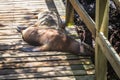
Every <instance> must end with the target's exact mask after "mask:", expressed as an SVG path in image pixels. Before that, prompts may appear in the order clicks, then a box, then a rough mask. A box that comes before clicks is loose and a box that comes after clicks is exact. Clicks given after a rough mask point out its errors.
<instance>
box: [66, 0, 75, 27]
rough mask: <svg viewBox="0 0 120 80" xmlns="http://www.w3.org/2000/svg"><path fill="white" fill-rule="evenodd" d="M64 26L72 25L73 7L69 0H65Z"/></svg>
mask: <svg viewBox="0 0 120 80" xmlns="http://www.w3.org/2000/svg"><path fill="white" fill-rule="evenodd" d="M66 3H67V4H66V26H72V25H74V8H73V7H72V5H71V3H70V2H69V0H66Z"/></svg>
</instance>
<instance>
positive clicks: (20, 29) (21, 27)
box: [16, 26, 27, 33]
mask: <svg viewBox="0 0 120 80" xmlns="http://www.w3.org/2000/svg"><path fill="white" fill-rule="evenodd" d="M26 28H27V27H25V26H17V28H16V29H17V31H18V32H20V33H21V32H22V31H23V30H25V29H26Z"/></svg>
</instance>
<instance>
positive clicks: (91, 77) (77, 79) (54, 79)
mask: <svg viewBox="0 0 120 80" xmlns="http://www.w3.org/2000/svg"><path fill="white" fill-rule="evenodd" d="M88 79H89V80H94V79H95V77H94V75H85V76H68V77H66V76H62V77H49V78H34V79H33V78H32V79H31V78H30V79H18V80H88Z"/></svg>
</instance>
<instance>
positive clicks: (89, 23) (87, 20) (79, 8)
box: [69, 0, 96, 38]
mask: <svg viewBox="0 0 120 80" xmlns="http://www.w3.org/2000/svg"><path fill="white" fill-rule="evenodd" d="M69 1H70V2H71V4H72V6H73V7H74V9H75V10H76V12H77V13H78V15H79V16H80V17H81V19H82V20H83V22H84V23H85V24H86V25H87V27H88V29H89V30H90V31H91V33H92V35H93V37H94V38H95V35H96V27H95V22H94V21H93V20H92V18H91V17H90V16H89V15H88V13H87V12H86V11H85V10H84V8H83V7H82V5H81V4H80V3H79V1H78V0H69Z"/></svg>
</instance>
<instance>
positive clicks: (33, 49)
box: [20, 44, 49, 52]
mask: <svg viewBox="0 0 120 80" xmlns="http://www.w3.org/2000/svg"><path fill="white" fill-rule="evenodd" d="M20 50H21V51H24V52H40V51H48V50H49V46H48V45H47V44H45V45H42V46H37V47H28V48H21V49H20Z"/></svg>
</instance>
